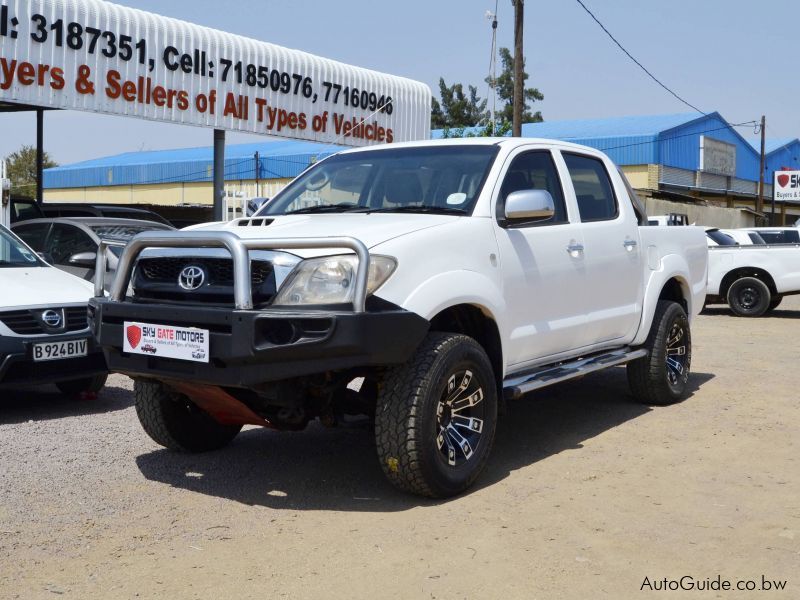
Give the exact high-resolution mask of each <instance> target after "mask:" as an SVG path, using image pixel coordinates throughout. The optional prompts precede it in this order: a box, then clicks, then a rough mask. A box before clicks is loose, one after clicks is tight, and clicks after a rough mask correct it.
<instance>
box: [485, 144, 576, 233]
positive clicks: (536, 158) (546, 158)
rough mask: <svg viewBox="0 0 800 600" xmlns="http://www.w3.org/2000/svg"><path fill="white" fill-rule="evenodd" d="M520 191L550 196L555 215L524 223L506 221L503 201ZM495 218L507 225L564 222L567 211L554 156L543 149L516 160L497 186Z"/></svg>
mask: <svg viewBox="0 0 800 600" xmlns="http://www.w3.org/2000/svg"><path fill="white" fill-rule="evenodd" d="M520 190H546V191H548V192H550V195H551V196H552V197H553V204H554V205H555V214H554V215H553V216H552V217H551V218H550V219H545V220H541V219H538V220H535V221H528V222H526V221H525V220H524V219H522V220H519V221H517V220H514V221H513V222H509V221H508V220H507V219H506V218H505V204H506V198H507V197H508V195H509V194H511V193H512V192H518V191H520ZM497 218H498V220H500V221H505V222H506V223H508V224H509V225H513V226H520V225H555V224H558V223H566V222H567V210H566V207H565V204H564V193H563V191H562V190H561V181H560V180H559V178H558V170H557V169H556V165H555V163H554V162H553V157H552V155H551V154H550V152H548V151H546V150H535V151H533V152H525V153H523V154H520V155H519V156H517V157H515V158H514V160H513V161H512V162H511V165H510V166H509V168H508V171H506V175H505V177H504V178H503V185H502V186H501V187H500V197H499V198H498V202H497Z"/></svg>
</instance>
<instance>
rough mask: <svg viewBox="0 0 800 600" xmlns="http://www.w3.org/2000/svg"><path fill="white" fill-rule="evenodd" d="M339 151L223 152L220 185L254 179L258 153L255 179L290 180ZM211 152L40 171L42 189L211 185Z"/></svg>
mask: <svg viewBox="0 0 800 600" xmlns="http://www.w3.org/2000/svg"><path fill="white" fill-rule="evenodd" d="M343 149H345V146H332V145H330V144H318V143H315V142H303V141H285V142H284V141H267V142H260V143H255V144H233V145H230V146H226V147H225V179H226V180H237V179H254V178H255V175H256V165H255V154H256V152H258V153H259V173H258V176H259V178H261V179H274V178H278V179H284V178H292V177H295V176H297V175H298V174H299V173H301V172H302V171H303V170H304V169H305V168H306V167H308V165H309V164H311V163H313V162H315V161H316V160H319V159H320V158H323V157H325V156H328V155H330V154H333V153H335V152H338V151H340V150H343ZM213 165H214V148H213V147H212V146H204V147H200V148H181V149H174V150H154V151H146V152H126V153H124V154H117V155H114V156H106V157H102V158H96V159H92V160H86V161H82V162H79V163H73V164H70V165H64V166H60V167H53V168H51V169H46V170H45V171H44V187H45V188H51V189H52V188H70V187H95V186H112V185H141V184H148V183H149V184H156V183H172V182H203V181H212V179H213Z"/></svg>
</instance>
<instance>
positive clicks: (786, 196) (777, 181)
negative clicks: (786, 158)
mask: <svg viewBox="0 0 800 600" xmlns="http://www.w3.org/2000/svg"><path fill="white" fill-rule="evenodd" d="M772 197H773V198H774V200H775V202H787V201H788V202H800V171H775V176H774V178H773V184H772Z"/></svg>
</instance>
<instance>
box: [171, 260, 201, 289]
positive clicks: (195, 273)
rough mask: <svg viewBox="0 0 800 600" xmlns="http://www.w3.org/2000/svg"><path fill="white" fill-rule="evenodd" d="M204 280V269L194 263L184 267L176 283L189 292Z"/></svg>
mask: <svg viewBox="0 0 800 600" xmlns="http://www.w3.org/2000/svg"><path fill="white" fill-rule="evenodd" d="M205 280H206V274H205V271H203V269H201V268H200V267H197V266H195V265H189V266H188V267H184V268H183V270H182V271H181V274H180V275H178V285H179V286H181V287H182V288H183V289H185V290H187V291H190V292H192V291H194V290H196V289H198V288H199V287H200V286H201V285H203V282H204V281H205Z"/></svg>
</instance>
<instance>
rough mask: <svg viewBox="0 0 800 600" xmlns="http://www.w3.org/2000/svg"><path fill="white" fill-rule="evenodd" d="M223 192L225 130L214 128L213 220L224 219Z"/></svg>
mask: <svg viewBox="0 0 800 600" xmlns="http://www.w3.org/2000/svg"><path fill="white" fill-rule="evenodd" d="M224 194H225V130H224V129H215V130H214V220H215V221H224V220H225V219H226V217H227V215H225V216H223V214H222V210H223V204H224V202H223V199H224Z"/></svg>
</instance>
